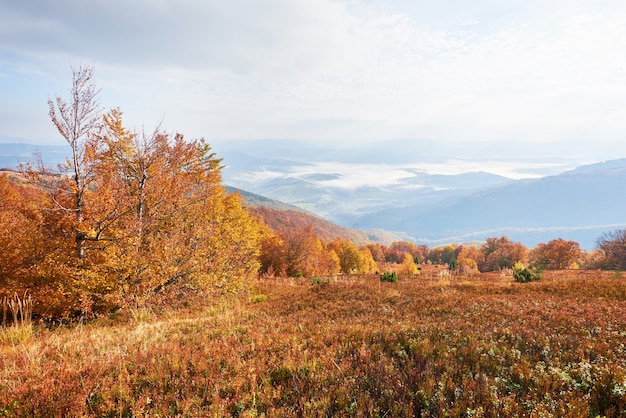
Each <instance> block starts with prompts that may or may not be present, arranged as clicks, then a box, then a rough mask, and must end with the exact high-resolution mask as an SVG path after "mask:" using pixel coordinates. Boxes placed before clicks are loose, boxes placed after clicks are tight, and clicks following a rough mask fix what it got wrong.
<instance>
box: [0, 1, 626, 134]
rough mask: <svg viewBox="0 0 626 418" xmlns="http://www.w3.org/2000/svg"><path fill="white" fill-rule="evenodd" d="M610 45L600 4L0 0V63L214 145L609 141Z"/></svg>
mask: <svg viewBox="0 0 626 418" xmlns="http://www.w3.org/2000/svg"><path fill="white" fill-rule="evenodd" d="M624 50H626V5H622V3H621V2H615V1H607V0H599V1H594V2H590V1H585V0H581V1H569V2H566V1H564V0H555V1H554V2H550V3H546V2H539V1H529V2H525V3H524V4H523V5H520V3H519V2H516V1H501V0H498V1H496V0H477V1H476V2H472V3H471V4H470V3H467V2H461V1H458V0H445V1H442V2H437V3H433V2H429V1H425V0H411V1H409V0H388V1H385V2H374V1H369V0H367V1H366V0H351V1H347V0H346V1H336V0H258V1H254V2H251V1H244V0H229V1H222V0H206V1H200V0H195V1H194V0H181V1H172V0H156V1H155V0H150V1H148V0H124V1H122V0H108V1H104V0H92V1H89V2H84V1H78V0H58V1H55V2H49V1H44V0H22V1H19V2H6V1H5V2H0V65H2V62H3V61H4V62H10V63H11V64H10V67H11V68H12V69H13V71H15V72H22V73H24V72H25V71H38V72H46V71H47V72H48V73H50V74H52V75H51V77H53V78H54V81H55V83H56V84H55V85H54V86H55V88H56V87H57V86H58V85H61V84H60V83H62V81H64V80H67V79H69V77H68V67H69V65H77V63H81V62H83V63H94V64H95V65H96V76H97V81H98V82H99V83H101V85H102V87H103V101H105V102H107V104H108V103H110V105H111V106H121V107H122V109H123V110H125V112H126V114H127V117H128V119H129V120H130V121H131V124H134V125H140V124H141V123H147V124H152V123H155V122H158V121H160V120H164V122H165V124H166V125H167V126H174V127H175V128H176V129H179V130H183V131H185V132H187V133H188V134H189V135H191V136H207V137H215V138H295V139H298V138H301V139H322V140H324V139H325V140H333V141H337V140H345V141H355V142H357V141H366V140H367V141H373V140H381V139H390V138H416V139H431V140H439V141H463V140H464V141H477V140H494V141H495V140H506V141H520V140H524V141H527V140H533V141H536V142H542V141H543V142H545V141H553V140H563V139H568V138H569V139H576V140H580V139H586V140H588V139H591V138H603V139H608V140H612V141H614V142H616V141H621V139H623V132H625V131H626V118H625V117H624V114H625V109H626V77H625V76H626V55H624V54H623V51H624ZM18 61H21V62H22V63H27V64H28V65H27V67H28V68H29V70H25V69H24V67H23V65H24V64H22V67H20V68H19V69H16V68H17V67H16V64H15V63H16V62H18ZM0 71H1V72H3V73H7V71H6V70H4V69H3V68H1V67H0ZM0 82H1V81H0ZM46 93H48V94H57V90H54V91H52V92H50V91H48V92H46ZM58 93H63V90H61V91H59V92H58Z"/></svg>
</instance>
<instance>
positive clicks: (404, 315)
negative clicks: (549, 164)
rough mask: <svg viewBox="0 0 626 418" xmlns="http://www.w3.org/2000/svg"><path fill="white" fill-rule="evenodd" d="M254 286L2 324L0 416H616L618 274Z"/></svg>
mask: <svg viewBox="0 0 626 418" xmlns="http://www.w3.org/2000/svg"><path fill="white" fill-rule="evenodd" d="M440 271H441V270H440V269H437V268H435V267H431V268H429V269H425V270H424V271H422V272H421V274H420V275H418V276H415V277H411V278H400V280H399V281H398V282H397V283H381V282H380V280H379V279H378V276H376V275H367V276H336V277H329V278H318V279H316V280H313V281H312V280H311V279H304V278H300V279H261V280H258V281H257V282H255V284H254V286H253V288H252V289H251V290H250V291H249V292H248V293H246V294H240V295H237V296H232V297H228V298H223V297H213V296H211V295H210V294H205V293H197V294H196V295H195V296H193V297H192V298H189V299H185V300H177V299H176V298H172V299H168V300H161V301H160V302H157V301H154V302H153V304H152V305H149V306H146V307H141V308H136V309H127V310H125V311H122V312H118V313H116V314H114V315H113V314H112V315H111V316H109V317H106V318H99V319H96V320H93V321H91V322H84V323H78V324H72V325H66V326H58V327H55V328H44V327H42V326H39V325H37V324H36V323H35V324H34V325H33V326H32V333H22V334H19V333H18V334H12V333H10V332H9V331H10V328H4V329H1V330H0V416H2V417H26V416H28V417H54V416H73V417H77V416H100V417H130V416H155V417H158V416H161V417H164V416H183V417H187V416H241V417H251V416H267V417H281V416H338V417H342V416H344V417H351V416H367V417H370V416H371V417H376V416H378V417H399V416H415V417H439V416H453V417H502V416H507V417H515V416H519V417H541V416H544V417H548V416H572V417H578V416H594V417H595V416H606V417H618V416H625V414H626V278H624V277H623V276H622V275H620V274H619V273H615V272H599V271H582V270H581V271H576V270H571V271H554V272H551V271H548V272H545V273H544V277H543V278H542V280H541V281H539V282H533V283H515V282H514V281H513V279H512V278H511V277H510V276H508V275H501V274H499V273H487V274H477V275H473V276H450V275H448V274H445V273H440Z"/></svg>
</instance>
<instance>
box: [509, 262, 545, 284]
mask: <svg viewBox="0 0 626 418" xmlns="http://www.w3.org/2000/svg"><path fill="white" fill-rule="evenodd" d="M513 279H515V281H516V282H518V283H528V282H536V281H538V280H540V279H541V270H540V269H534V270H531V268H530V267H525V266H524V265H523V264H522V263H515V265H514V266H513Z"/></svg>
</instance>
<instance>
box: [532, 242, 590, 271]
mask: <svg viewBox="0 0 626 418" xmlns="http://www.w3.org/2000/svg"><path fill="white" fill-rule="evenodd" d="M581 256H582V252H581V250H580V245H579V244H578V243H577V242H575V241H566V240H564V239H561V238H559V239H555V240H552V241H550V242H548V243H547V244H543V243H542V244H539V245H537V247H536V248H535V249H534V250H533V251H532V252H531V258H532V260H533V262H534V263H536V264H539V265H542V266H544V267H545V268H548V269H556V270H561V269H568V268H572V267H574V266H576V265H577V263H578V262H579V261H580V258H581Z"/></svg>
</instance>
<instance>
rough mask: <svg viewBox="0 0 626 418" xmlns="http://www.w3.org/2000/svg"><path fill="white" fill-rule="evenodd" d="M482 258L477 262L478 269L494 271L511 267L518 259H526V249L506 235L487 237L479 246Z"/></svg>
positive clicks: (521, 260) (524, 260)
mask: <svg viewBox="0 0 626 418" xmlns="http://www.w3.org/2000/svg"><path fill="white" fill-rule="evenodd" d="M480 250H481V251H482V253H483V259H482V260H481V261H480V262H479V264H478V268H479V269H480V271H495V270H499V269H502V268H512V267H513V265H514V264H515V263H516V262H518V261H520V262H523V263H525V262H526V261H527V260H528V250H527V249H526V247H524V245H522V244H521V243H519V242H511V241H509V238H508V237H506V236H502V237H500V238H495V237H493V238H487V240H486V241H485V243H484V244H483V245H482V246H481V247H480Z"/></svg>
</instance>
